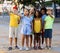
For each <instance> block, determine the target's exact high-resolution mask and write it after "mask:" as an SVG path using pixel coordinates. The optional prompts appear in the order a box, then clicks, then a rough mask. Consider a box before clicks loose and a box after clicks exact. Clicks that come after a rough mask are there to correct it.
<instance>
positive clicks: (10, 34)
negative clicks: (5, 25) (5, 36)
mask: <svg viewBox="0 0 60 53" xmlns="http://www.w3.org/2000/svg"><path fill="white" fill-rule="evenodd" d="M13 33H14V28H13V27H9V46H12V40H13Z"/></svg>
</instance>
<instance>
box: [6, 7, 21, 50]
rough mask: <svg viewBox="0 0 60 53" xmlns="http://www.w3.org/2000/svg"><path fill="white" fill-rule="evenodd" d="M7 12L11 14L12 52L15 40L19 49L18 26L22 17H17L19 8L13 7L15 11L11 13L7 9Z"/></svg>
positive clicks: (10, 36)
mask: <svg viewBox="0 0 60 53" xmlns="http://www.w3.org/2000/svg"><path fill="white" fill-rule="evenodd" d="M5 10H6V11H7V12H8V13H9V16H10V24H9V42H10V45H9V48H8V49H9V50H12V41H13V38H14V41H15V48H16V49H19V47H18V46H17V37H18V26H19V21H20V17H19V16H17V15H16V14H17V13H18V8H17V6H14V7H13V11H12V12H9V11H8V10H7V9H6V8H5Z"/></svg>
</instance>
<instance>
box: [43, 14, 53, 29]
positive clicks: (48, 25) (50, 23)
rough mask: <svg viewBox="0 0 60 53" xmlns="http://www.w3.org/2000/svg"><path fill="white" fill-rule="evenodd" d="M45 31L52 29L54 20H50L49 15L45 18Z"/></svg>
mask: <svg viewBox="0 0 60 53" xmlns="http://www.w3.org/2000/svg"><path fill="white" fill-rule="evenodd" d="M44 21H45V27H44V28H45V29H52V27H53V22H54V18H51V17H50V16H49V15H48V16H46V18H45V20H44Z"/></svg>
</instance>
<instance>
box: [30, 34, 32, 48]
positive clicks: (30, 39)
mask: <svg viewBox="0 0 60 53" xmlns="http://www.w3.org/2000/svg"><path fill="white" fill-rule="evenodd" d="M30 47H32V35H30Z"/></svg>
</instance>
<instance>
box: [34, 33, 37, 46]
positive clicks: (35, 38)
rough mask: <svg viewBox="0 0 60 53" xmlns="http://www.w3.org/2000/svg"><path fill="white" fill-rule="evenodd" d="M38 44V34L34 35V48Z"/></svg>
mask: <svg viewBox="0 0 60 53" xmlns="http://www.w3.org/2000/svg"><path fill="white" fill-rule="evenodd" d="M36 43H37V34H36V33H34V47H36Z"/></svg>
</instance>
